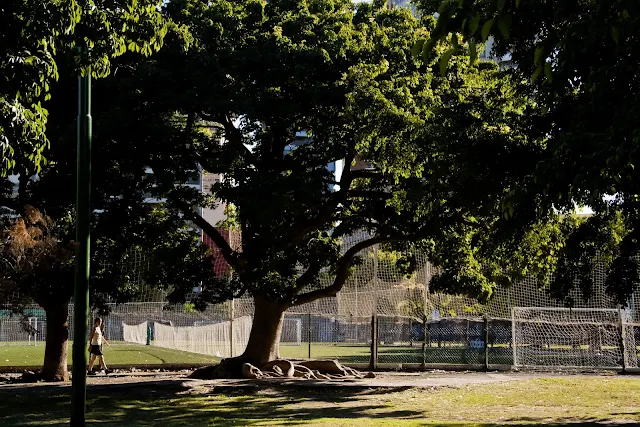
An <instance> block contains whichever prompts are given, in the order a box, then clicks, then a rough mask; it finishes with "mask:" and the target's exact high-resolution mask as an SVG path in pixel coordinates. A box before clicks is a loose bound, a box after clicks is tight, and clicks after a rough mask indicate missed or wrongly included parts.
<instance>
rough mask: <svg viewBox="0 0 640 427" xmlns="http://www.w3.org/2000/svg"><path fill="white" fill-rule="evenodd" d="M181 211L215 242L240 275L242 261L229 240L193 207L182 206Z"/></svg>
mask: <svg viewBox="0 0 640 427" xmlns="http://www.w3.org/2000/svg"><path fill="white" fill-rule="evenodd" d="M180 210H181V211H182V213H184V215H185V216H186V217H187V218H189V219H190V220H191V221H193V222H194V224H195V225H197V226H198V227H200V228H201V229H202V231H204V232H205V233H206V234H207V236H209V237H210V238H211V240H213V243H215V244H216V246H217V247H218V249H219V250H220V253H221V254H222V257H223V258H224V260H225V261H226V262H227V263H228V264H229V265H230V266H231V267H232V268H233V269H234V270H236V271H238V272H239V273H240V272H241V271H242V261H241V259H240V257H239V255H238V253H237V252H235V251H234V250H233V249H232V248H231V246H230V245H229V243H228V242H227V240H226V239H225V238H224V237H223V236H222V234H220V232H219V231H218V230H217V229H216V228H215V227H214V226H213V225H211V224H209V222H208V221H207V220H206V219H204V218H203V217H202V216H201V215H200V214H198V213H196V212H194V211H193V209H191V207H187V206H185V205H181V206H180Z"/></svg>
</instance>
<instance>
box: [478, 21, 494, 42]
mask: <svg viewBox="0 0 640 427" xmlns="http://www.w3.org/2000/svg"><path fill="white" fill-rule="evenodd" d="M493 21H494V19H489V20H488V21H487V22H485V23H484V25H483V26H482V32H481V35H482V40H483V41H487V38H488V37H489V32H491V27H493Z"/></svg>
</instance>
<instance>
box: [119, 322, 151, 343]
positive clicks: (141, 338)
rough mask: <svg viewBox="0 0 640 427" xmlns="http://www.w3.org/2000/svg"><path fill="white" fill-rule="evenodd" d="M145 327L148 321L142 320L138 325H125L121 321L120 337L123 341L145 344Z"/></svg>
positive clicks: (146, 335)
mask: <svg viewBox="0 0 640 427" xmlns="http://www.w3.org/2000/svg"><path fill="white" fill-rule="evenodd" d="M147 328H148V322H142V323H140V324H138V325H127V324H126V323H124V322H122V339H123V341H125V342H131V343H135V344H146V343H147V338H149V336H148V333H149V331H147Z"/></svg>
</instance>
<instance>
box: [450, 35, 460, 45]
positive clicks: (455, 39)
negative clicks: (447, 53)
mask: <svg viewBox="0 0 640 427" xmlns="http://www.w3.org/2000/svg"><path fill="white" fill-rule="evenodd" d="M451 45H452V46H453V47H455V48H456V49H458V48H459V47H460V41H459V40H458V34H456V33H454V34H451Z"/></svg>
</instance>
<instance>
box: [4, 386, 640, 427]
mask: <svg viewBox="0 0 640 427" xmlns="http://www.w3.org/2000/svg"><path fill="white" fill-rule="evenodd" d="M69 402H70V388H69V387H59V386H42V385H36V386H33V385H31V386H20V387H19V388H16V387H13V386H12V387H0V425H2V426H3V427H17V426H32V425H38V426H41V425H42V426H46V425H64V424H65V423H68V418H67V416H68V413H69ZM88 408H89V412H88V417H87V419H88V421H89V423H88V424H89V425H98V424H99V425H100V426H105V427H106V426H118V427H120V426H134V425H162V426H165V427H169V426H189V427H196V426H281V425H295V426H357V427H374V426H376V427H377V426H403V427H404V426H407V427H409V426H411V427H414V426H440V427H449V426H458V427H462V426H464V427H472V426H474V427H486V426H498V425H508V424H524V425H533V426H542V425H554V426H560V425H563V426H564V425H569V424H572V423H579V424H581V425H593V426H595V425H605V424H606V423H611V422H632V423H640V380H638V379H634V378H622V377H565V378H553V379H537V380H529V381H511V382H504V383H492V384H483V385H476V386H467V387H462V388H438V389H434V390H421V389H406V390H402V391H390V390H386V389H377V390H367V391H362V390H360V391H357V390H354V389H349V388H347V387H339V386H335V387H327V388H309V387H304V388H300V387H293V388H284V387H277V388H273V387H272V388H265V387H261V388H258V389H252V390H247V389H246V388H245V389H232V388H224V389H220V388H219V387H216V388H212V387H211V386H208V387H205V386H204V385H202V383H200V382H184V381H182V380H169V381H167V380H165V381H153V382H139V383H134V384H131V383H130V384H111V385H107V384H103V385H98V386H93V387H91V388H89V391H88ZM573 425H575V424H573Z"/></svg>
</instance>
